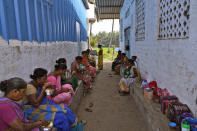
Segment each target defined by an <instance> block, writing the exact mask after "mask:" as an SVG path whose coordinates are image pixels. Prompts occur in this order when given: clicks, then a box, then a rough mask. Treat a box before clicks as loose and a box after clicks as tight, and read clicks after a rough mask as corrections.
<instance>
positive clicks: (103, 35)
mask: <svg viewBox="0 0 197 131" xmlns="http://www.w3.org/2000/svg"><path fill="white" fill-rule="evenodd" d="M110 38H111V33H107V32H99V33H98V34H96V35H93V36H92V38H90V43H91V46H92V47H95V46H96V43H100V44H102V45H103V46H104V47H108V46H109V44H110ZM112 45H115V46H116V47H118V46H119V32H114V33H113V40H112Z"/></svg>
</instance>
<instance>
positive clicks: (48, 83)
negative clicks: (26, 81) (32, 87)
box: [42, 82, 51, 91]
mask: <svg viewBox="0 0 197 131" xmlns="http://www.w3.org/2000/svg"><path fill="white" fill-rule="evenodd" d="M50 85H51V83H50V82H47V83H45V84H44V85H43V87H42V90H44V91H45V90H46V89H47V87H48V86H50Z"/></svg>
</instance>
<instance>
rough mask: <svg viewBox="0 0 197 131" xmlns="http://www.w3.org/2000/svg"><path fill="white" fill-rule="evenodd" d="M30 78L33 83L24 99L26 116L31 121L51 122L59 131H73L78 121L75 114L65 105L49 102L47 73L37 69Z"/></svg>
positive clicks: (29, 85) (28, 87) (28, 86)
mask: <svg viewBox="0 0 197 131" xmlns="http://www.w3.org/2000/svg"><path fill="white" fill-rule="evenodd" d="M30 77H31V78H32V81H31V82H30V83H29V84H28V85H27V89H26V92H25V97H24V99H23V103H24V107H23V110H24V113H25V116H26V117H27V118H28V119H30V120H38V119H45V120H47V121H50V122H51V123H53V127H56V128H57V130H58V131H71V130H72V128H71V127H73V126H74V125H73V124H74V123H75V122H76V120H77V119H76V116H75V114H73V113H72V112H71V110H70V109H69V108H68V107H66V106H64V105H63V104H61V105H58V104H55V103H54V102H52V101H49V100H48V99H47V97H46V95H45V92H46V90H47V88H49V87H50V84H49V83H46V81H47V71H46V70H45V69H42V68H37V69H35V70H34V74H33V75H30ZM65 92H66V90H65Z"/></svg>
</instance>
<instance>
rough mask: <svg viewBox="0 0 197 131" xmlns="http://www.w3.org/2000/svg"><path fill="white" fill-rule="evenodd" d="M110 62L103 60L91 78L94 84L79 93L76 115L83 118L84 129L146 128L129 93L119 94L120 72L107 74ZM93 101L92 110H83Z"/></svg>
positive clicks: (130, 130) (128, 130) (138, 130)
mask: <svg viewBox="0 0 197 131" xmlns="http://www.w3.org/2000/svg"><path fill="white" fill-rule="evenodd" d="M110 73H111V74H114V73H113V72H111V63H110V62H105V64H104V70H102V71H100V73H99V74H98V76H97V78H96V79H95V82H94V88H93V89H92V90H91V91H90V92H89V93H88V94H87V95H86V96H85V97H83V99H82V101H81V104H80V107H79V109H78V113H77V115H78V116H79V119H84V120H87V125H85V131H146V129H147V126H146V122H145V121H144V119H143V116H142V115H141V113H140V112H139V110H138V108H137V107H136V104H135V102H134V100H133V98H132V96H120V95H119V93H118V82H119V80H120V76H118V75H112V77H110V76H109V74H110ZM89 103H93V104H94V105H93V107H92V108H90V109H92V112H88V111H86V110H85V108H87V107H88V106H89Z"/></svg>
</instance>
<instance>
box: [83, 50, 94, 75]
mask: <svg viewBox="0 0 197 131" xmlns="http://www.w3.org/2000/svg"><path fill="white" fill-rule="evenodd" d="M82 55H83V56H82V64H83V65H84V66H85V69H86V70H88V71H90V76H91V77H92V78H95V77H96V68H95V67H93V66H91V65H90V63H89V61H88V53H87V51H83V52H82Z"/></svg>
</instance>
